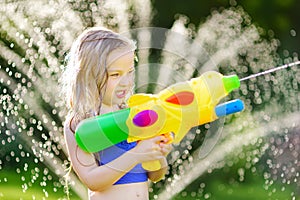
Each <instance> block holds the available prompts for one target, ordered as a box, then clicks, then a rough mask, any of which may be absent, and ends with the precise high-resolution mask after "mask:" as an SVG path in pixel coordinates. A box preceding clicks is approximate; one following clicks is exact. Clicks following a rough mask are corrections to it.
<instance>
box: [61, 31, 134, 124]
mask: <svg viewBox="0 0 300 200" xmlns="http://www.w3.org/2000/svg"><path fill="white" fill-rule="evenodd" d="M125 47H129V48H130V49H132V51H134V50H135V48H136V46H135V43H134V42H133V41H132V40H130V39H128V38H126V37H124V36H122V35H120V34H118V33H115V32H113V31H111V30H109V29H105V28H102V27H94V28H90V29H87V30H85V31H84V32H83V33H82V34H81V35H80V36H79V37H78V38H77V39H76V41H75V42H74V43H73V45H72V47H71V50H70V53H69V55H68V60H67V66H66V69H65V71H64V72H63V75H62V78H61V83H62V94H63V95H64V97H65V100H66V102H67V107H68V109H69V114H70V115H72V116H73V117H76V118H77V119H79V120H80V119H84V118H86V117H87V114H90V113H91V112H94V113H98V112H99V109H100V106H101V102H102V98H103V95H104V93H105V86H106V82H107V78H108V75H107V67H108V65H109V63H107V57H108V55H109V53H111V52H112V51H113V50H116V49H118V48H125Z"/></svg>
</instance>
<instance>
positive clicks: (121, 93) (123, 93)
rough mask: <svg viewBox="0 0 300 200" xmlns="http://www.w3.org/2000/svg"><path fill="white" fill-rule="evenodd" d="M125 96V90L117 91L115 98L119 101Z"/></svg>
mask: <svg viewBox="0 0 300 200" xmlns="http://www.w3.org/2000/svg"><path fill="white" fill-rule="evenodd" d="M126 94H127V91H126V90H118V91H117V92H116V96H117V98H119V99H122V98H124V97H125V96H126Z"/></svg>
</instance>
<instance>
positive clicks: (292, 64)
mask: <svg viewBox="0 0 300 200" xmlns="http://www.w3.org/2000/svg"><path fill="white" fill-rule="evenodd" d="M296 65H300V61H296V62H292V63H288V64H285V65H281V66H278V67H275V68H272V69H269V70H266V71H263V72H259V73H256V74H252V75H250V76H247V77H244V78H241V79H240V81H245V80H248V79H251V78H255V77H258V76H262V75H266V74H269V73H272V72H275V71H278V70H282V69H286V68H288V67H293V66H296Z"/></svg>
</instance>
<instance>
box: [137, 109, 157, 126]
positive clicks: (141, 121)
mask: <svg viewBox="0 0 300 200" xmlns="http://www.w3.org/2000/svg"><path fill="white" fill-rule="evenodd" d="M157 119H158V114H157V113H156V112H155V111H153V110H143V111H141V112H139V113H137V114H136V115H135V116H134V118H133V119H132V121H133V123H134V124H135V125H136V126H139V127H146V126H151V125H152V124H154V123H155V122H156V121H157Z"/></svg>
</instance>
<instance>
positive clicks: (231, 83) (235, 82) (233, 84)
mask: <svg viewBox="0 0 300 200" xmlns="http://www.w3.org/2000/svg"><path fill="white" fill-rule="evenodd" d="M222 80H223V84H224V88H225V90H226V92H227V93H230V92H231V91H232V90H234V89H237V88H239V87H240V79H239V77H238V76H237V75H230V76H224V77H223V79H222Z"/></svg>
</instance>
